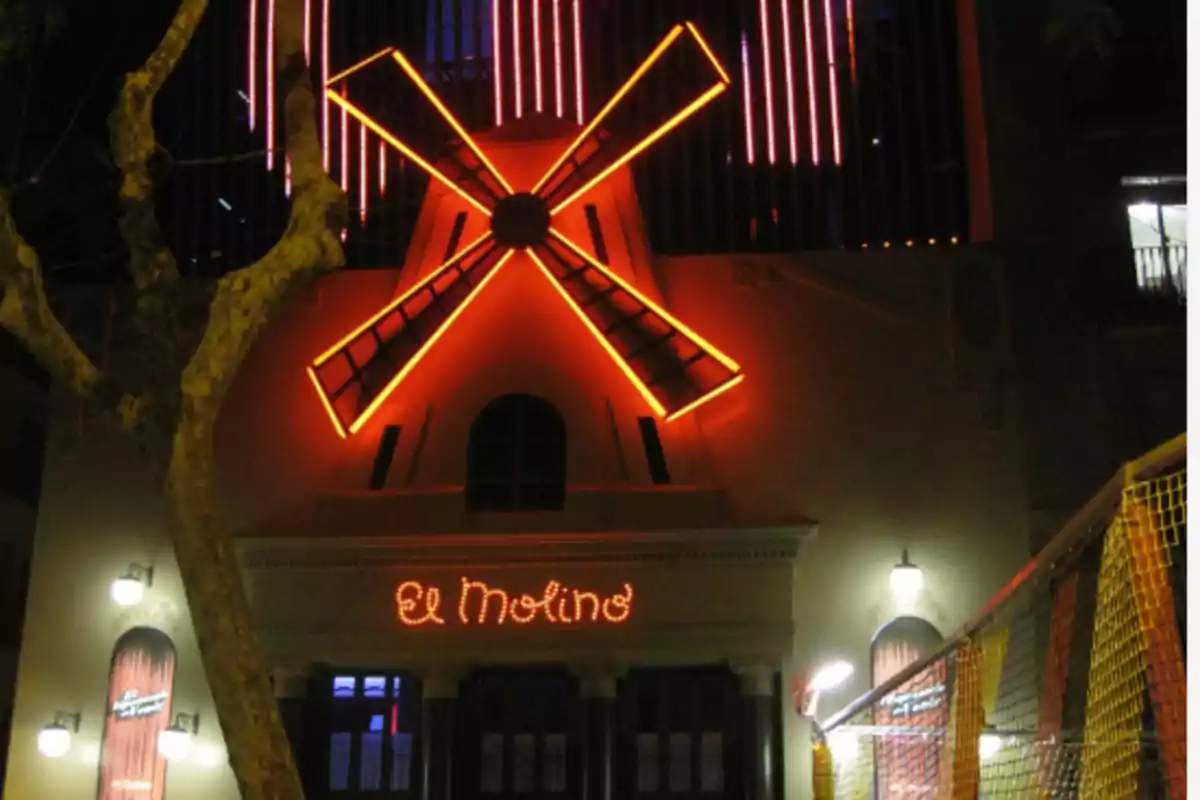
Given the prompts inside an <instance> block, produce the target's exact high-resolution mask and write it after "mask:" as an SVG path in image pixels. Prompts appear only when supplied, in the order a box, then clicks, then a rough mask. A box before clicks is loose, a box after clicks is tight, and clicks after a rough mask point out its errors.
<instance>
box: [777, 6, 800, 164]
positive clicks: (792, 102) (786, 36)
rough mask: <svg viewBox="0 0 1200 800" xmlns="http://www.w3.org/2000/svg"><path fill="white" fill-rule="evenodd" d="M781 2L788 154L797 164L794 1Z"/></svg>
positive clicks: (798, 156) (798, 155)
mask: <svg viewBox="0 0 1200 800" xmlns="http://www.w3.org/2000/svg"><path fill="white" fill-rule="evenodd" d="M779 2H780V13H781V14H782V16H783V77H784V80H785V81H786V82H787V115H788V155H789V156H790V157H791V159H792V163H793V164H797V163H799V161H800V154H799V147H798V146H797V144H796V89H795V81H794V79H793V76H792V3H791V0H779Z"/></svg>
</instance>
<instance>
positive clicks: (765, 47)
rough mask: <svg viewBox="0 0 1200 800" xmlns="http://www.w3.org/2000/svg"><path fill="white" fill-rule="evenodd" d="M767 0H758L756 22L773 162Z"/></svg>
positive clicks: (772, 111) (773, 139) (768, 156)
mask: <svg viewBox="0 0 1200 800" xmlns="http://www.w3.org/2000/svg"><path fill="white" fill-rule="evenodd" d="M767 13H768V12H767V0H758V24H759V28H760V33H761V34H762V51H763V99H764V100H766V101H767V160H768V161H770V162H771V163H772V164H774V163H775V92H774V87H773V86H772V84H771V31H770V21H769V20H768V18H767Z"/></svg>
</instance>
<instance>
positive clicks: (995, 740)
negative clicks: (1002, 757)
mask: <svg viewBox="0 0 1200 800" xmlns="http://www.w3.org/2000/svg"><path fill="white" fill-rule="evenodd" d="M1003 749H1004V740H1003V739H1002V738H1000V737H999V736H997V735H996V734H994V733H985V734H983V735H982V736H980V737H979V758H980V759H982V760H983V761H989V760H991V759H993V758H995V757H996V756H998V755H999V754H1000V751H1001V750H1003Z"/></svg>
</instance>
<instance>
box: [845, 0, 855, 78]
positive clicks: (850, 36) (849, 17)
mask: <svg viewBox="0 0 1200 800" xmlns="http://www.w3.org/2000/svg"><path fill="white" fill-rule="evenodd" d="M846 42H847V44H849V45H850V82H851V83H853V84H854V87H855V88H856V89H857V88H858V63H857V61H858V58H857V56H855V54H854V0H846Z"/></svg>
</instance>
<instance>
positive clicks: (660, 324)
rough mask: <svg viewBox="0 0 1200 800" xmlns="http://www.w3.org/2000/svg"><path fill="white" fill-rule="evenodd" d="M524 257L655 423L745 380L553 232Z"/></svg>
mask: <svg viewBox="0 0 1200 800" xmlns="http://www.w3.org/2000/svg"><path fill="white" fill-rule="evenodd" d="M527 252H528V253H529V256H530V258H531V259H532V261H533V262H534V263H535V264H536V265H537V266H538V268H539V269H540V270H541V272H542V274H543V275H545V277H546V278H547V279H548V280H549V281H550V283H551V285H553V286H554V288H555V289H557V290H558V293H559V294H560V295H561V296H562V297H563V299H564V300H566V302H567V304H568V305H569V306H570V307H571V309H572V310H573V311H574V312H575V313H576V315H577V316H578V317H579V318H580V320H581V321H582V322H583V323H584V325H585V327H587V329H588V330H589V331H591V333H592V335H593V336H595V337H596V340H597V341H598V342H599V343H600V345H601V346H602V347H603V348H604V350H605V351H606V352H607V353H608V354H609V356H611V357H612V359H613V361H615V362H616V364H617V366H618V367H619V368H620V369H621V371H622V372H623V373H624V374H625V376H626V377H627V378H628V379H629V381H630V382H631V383H632V384H633V385H634V387H635V388H636V389H637V390H638V392H639V393H640V394H641V395H642V397H643V398H644V399H645V400H646V402H647V403H648V404H649V405H650V407H651V408H652V409H653V410H654V413H655V414H656V415H658V416H660V417H665V418H666V419H667V420H668V421H670V420H673V419H677V418H678V417H681V416H683V415H684V414H687V413H688V412H689V411H692V410H693V409H695V408H697V407H699V406H700V405H702V404H703V403H705V402H707V401H708V400H710V399H712V398H713V397H716V396H717V395H718V394H721V393H722V392H724V391H726V390H727V389H731V388H733V387H734V386H736V385H737V384H739V383H741V381H742V380H743V378H744V377H745V375H744V374H743V373H742V369H741V367H740V366H739V365H738V364H737V362H735V361H734V360H733V359H731V358H729V356H727V355H725V354H724V353H722V352H721V351H720V350H718V349H717V348H716V347H715V346H713V345H712V344H711V343H709V342H708V341H706V340H705V339H704V338H703V337H701V336H700V335H699V334H697V333H696V332H694V331H693V330H691V329H690V328H688V327H687V326H686V325H684V324H683V323H682V322H680V321H679V320H678V319H676V318H675V317H673V316H672V315H671V314H670V313H669V312H667V311H666V310H665V309H663V308H662V307H661V306H659V305H657V304H656V303H654V302H653V301H652V300H650V299H649V298H647V297H646V296H645V295H643V294H642V293H641V292H639V291H638V290H637V289H635V288H634V287H633V286H631V285H630V284H628V283H626V282H625V281H624V280H622V279H621V278H620V277H619V276H618V275H616V274H615V273H614V272H612V271H611V270H609V269H608V268H607V267H605V266H604V265H603V264H601V263H600V262H599V261H597V260H596V259H594V258H592V257H591V256H590V255H588V253H587V252H586V251H585V250H583V249H582V248H581V247H579V246H578V245H576V244H575V243H574V242H572V241H571V240H570V239H568V238H566V237H565V236H563V235H562V234H560V233H559V232H558V231H555V230H551V237H550V238H549V239H548V240H547V242H546V244H544V245H539V246H538V247H535V248H532V249H530V250H529V251H527Z"/></svg>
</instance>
